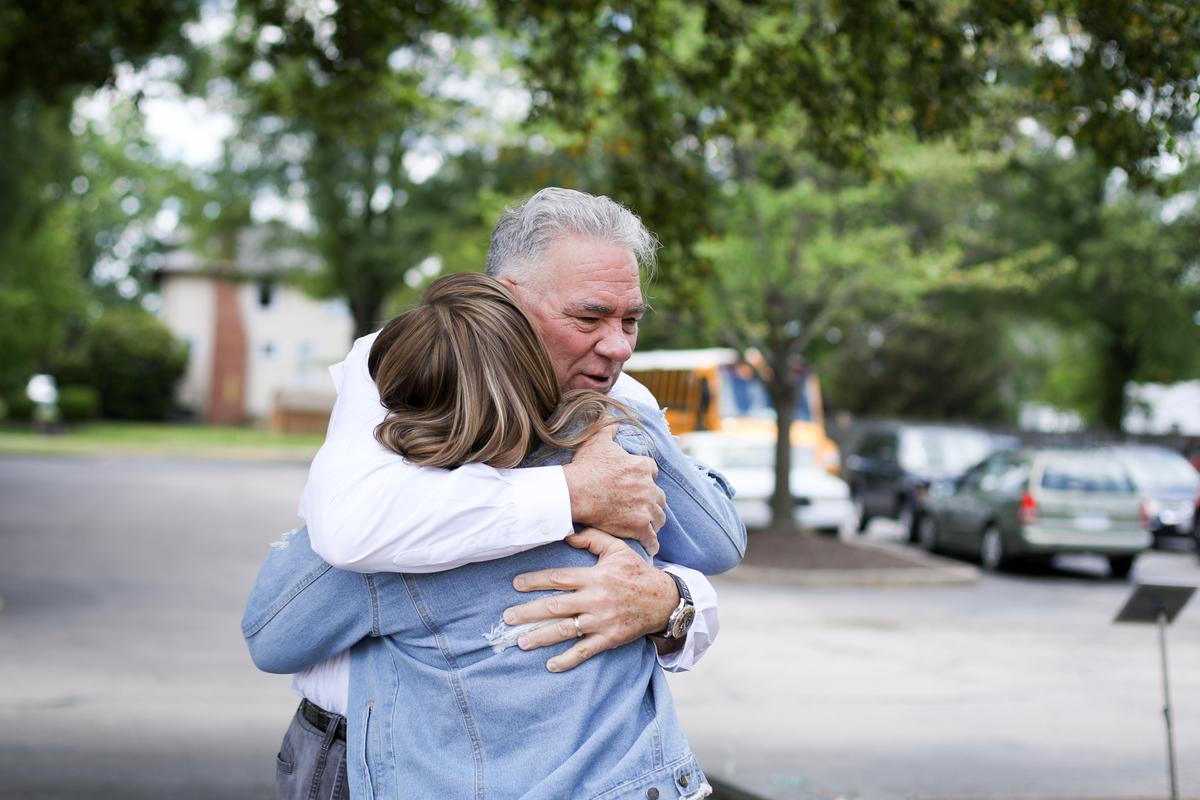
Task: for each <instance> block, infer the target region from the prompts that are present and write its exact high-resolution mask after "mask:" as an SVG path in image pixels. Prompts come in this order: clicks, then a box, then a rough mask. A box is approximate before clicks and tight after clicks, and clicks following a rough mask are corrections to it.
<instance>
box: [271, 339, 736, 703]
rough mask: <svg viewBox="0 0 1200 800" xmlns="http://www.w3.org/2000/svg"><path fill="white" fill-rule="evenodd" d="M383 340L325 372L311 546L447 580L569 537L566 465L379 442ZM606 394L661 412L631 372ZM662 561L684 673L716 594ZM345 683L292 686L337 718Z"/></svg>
mask: <svg viewBox="0 0 1200 800" xmlns="http://www.w3.org/2000/svg"><path fill="white" fill-rule="evenodd" d="M376 335H377V334H375V333H372V334H369V335H367V336H364V337H362V338H360V339H358V340H357V341H356V342H355V343H354V347H353V348H352V349H351V351H350V354H349V355H348V356H347V357H346V359H345V361H343V362H342V363H340V364H335V365H334V366H333V367H330V370H329V372H330V374H331V375H332V376H333V383H334V387H335V388H336V389H337V394H338V397H337V402H336V403H335V404H334V407H333V414H332V415H331V417H330V419H329V430H328V432H327V434H326V436H325V443H324V444H323V445H322V446H321V449H320V450H319V451H318V452H317V455H316V457H315V458H314V459H313V462H312V466H311V468H310V469H309V473H308V482H307V483H306V484H305V486H304V492H303V494H302V495H301V497H300V509H299V514H300V517H301V518H303V519H304V521H305V523H306V524H307V525H308V533H309V539H310V541H311V542H312V547H313V550H314V551H316V553H317V554H318V555H320V556H321V557H322V558H323V559H325V561H327V562H328V563H330V564H332V565H333V566H335V567H338V568H340V569H347V570H352V571H354V572H440V571H442V570H447V569H453V568H454V567H458V566H462V565H463V564H469V563H474V562H478V561H490V560H492V559H496V558H502V557H504V556H508V555H512V554H513V553H519V552H523V551H525V550H530V549H532V548H534V547H539V546H541V545H543V544H547V543H549V542H555V541H559V540H561V539H563V538H565V537H566V536H568V535H569V534H571V533H572V532H573V530H574V527H573V524H572V522H571V498H570V494H569V493H568V491H567V482H566V478H565V477H564V475H563V470H562V467H560V466H551V467H530V468H523V469H495V468H493V467H489V466H487V465H485V464H466V465H464V466H462V467H459V468H458V469H454V470H444V469H436V468H433V467H418V466H414V465H413V464H410V463H409V462H408V461H406V460H405V459H404V458H402V457H401V456H399V455H397V454H396V453H394V452H392V451H391V450H388V449H387V448H385V447H384V446H383V445H381V444H379V442H377V441H376V440H375V436H374V432H375V428H376V426H377V425H379V423H380V422H382V421H383V419H384V416H385V415H386V411H385V409H384V408H383V406H382V405H381V404H380V402H379V393H378V391H377V389H376V387H375V382H374V381H373V380H371V376H370V374H369V373H368V371H367V357H368V355H369V354H370V351H371V345H372V344H373V343H374V341H375V336H376ZM610 394H611V395H612V397H614V398H616V399H618V400H622V399H623V400H629V401H634V402H640V403H643V404H650V405H657V401H656V400H655V399H654V396H653V395H652V394H651V393H650V391H649V390H648V389H646V387H644V386H642V385H641V384H640V383H638V382H637V381H635V380H634V379H633V378H630V377H629V376H628V375H625V374H622V375H621V376H620V377H619V378H618V379H617V381H616V383H615V384H614V385H613V388H612V391H611V392H610ZM655 563H656V564H658V565H659V566H661V567H663V568H664V569H665V570H667V571H668V572H672V573H674V574H676V575H678V576H679V577H680V578H682V579H683V581H684V583H686V584H687V586H688V589H689V591H690V592H691V595H692V601H693V602H694V603H695V605H696V612H697V613H696V619H695V622H693V623H692V627H691V630H690V631H689V632H688V637H687V640H686V641H685V642H684V646H683V647H682V648H680V649H679V650H677V651H676V652H674V653H670V654H668V655H665V656H662V655H660V656H659V659H658V660H659V663H660V664H662V666H663V668H664V669H667V670H670V671H685V670H689V669H691V668H692V667H693V666H694V665H695V664H696V662H697V661H699V660H700V658H701V656H703V654H704V651H705V650H707V649H708V647H709V645H710V644H712V641H713V639H714V638H715V637H716V635H717V630H718V628H719V625H720V622H719V620H718V616H717V594H716V590H714V589H713V587H712V584H710V583H709V582H708V579H707V578H705V577H704V576H703V575H702V574H700V573H699V572H696V571H695V570H692V569H688V568H687V567H683V566H680V565H677V564H664V563H662V562H658V561H656V562H655ZM349 687H350V668H349V657H348V653H340V654H338V655H336V656H333V657H331V658H329V659H326V660H325V661H322V662H320V663H318V664H315V665H313V666H312V667H309V668H308V669H307V670H305V671H303V672H300V673H297V674H296V675H294V676H293V679H292V689H293V690H294V691H295V692H296V693H297V694H299V695H301V696H302V697H306V698H308V700H309V701H311V702H313V703H316V704H317V705H319V706H321V707H322V708H324V709H326V710H328V711H332V712H335V713H339V714H344V713H345V711H346V707H347V705H348V700H347V698H348V696H349Z"/></svg>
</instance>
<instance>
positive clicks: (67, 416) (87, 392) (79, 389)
mask: <svg viewBox="0 0 1200 800" xmlns="http://www.w3.org/2000/svg"><path fill="white" fill-rule="evenodd" d="M58 413H59V414H60V415H61V416H62V420H63V422H86V421H87V420H90V419H95V418H96V417H98V416H100V393H99V392H97V391H96V390H95V389H93V388H92V387H91V386H64V387H62V388H61V389H59V390H58Z"/></svg>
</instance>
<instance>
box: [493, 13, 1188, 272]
mask: <svg viewBox="0 0 1200 800" xmlns="http://www.w3.org/2000/svg"><path fill="white" fill-rule="evenodd" d="M496 14H497V17H498V19H499V20H500V22H501V24H502V25H504V26H505V27H506V28H507V29H509V30H511V31H514V32H515V33H516V35H517V36H518V37H519V40H520V42H521V43H522V47H521V48H520V49H519V50H518V52H519V54H520V56H521V61H522V63H523V64H524V66H525V70H526V74H527V75H528V76H529V80H530V82H531V84H532V86H533V87H534V88H535V94H534V98H535V109H534V110H535V115H537V116H538V117H542V118H549V119H553V120H555V121H556V122H557V123H559V124H560V125H562V126H563V127H564V128H565V129H566V130H568V131H571V132H574V133H575V134H576V135H577V136H578V143H577V145H576V146H577V147H578V148H579V149H580V150H581V151H586V152H587V154H588V157H589V158H592V159H604V160H605V161H606V162H607V163H608V165H609V168H608V170H607V172H608V174H609V178H608V183H607V185H608V186H609V187H611V189H612V192H613V193H614V194H615V195H616V196H618V197H620V198H622V199H624V200H626V201H627V202H629V203H630V204H631V205H632V206H633V207H635V208H637V209H638V210H639V211H640V212H641V213H642V214H643V215H644V216H645V218H646V219H647V220H648V221H649V222H650V223H651V225H652V227H653V228H654V229H655V230H657V231H658V232H659V234H660V236H661V237H662V238H663V240H664V242H666V243H667V245H668V253H669V254H672V253H673V254H674V255H676V256H679V257H681V258H682V259H683V260H681V261H679V262H678V263H676V264H674V266H675V268H677V269H679V270H681V271H684V272H686V273H691V274H696V273H697V271H700V272H703V271H704V268H705V266H706V265H705V264H704V262H703V259H699V260H697V259H693V258H690V256H691V255H692V254H693V253H694V249H693V247H692V244H693V243H694V242H695V241H696V240H697V239H698V238H702V237H704V236H705V235H707V234H708V233H709V232H710V231H712V230H713V229H714V228H716V227H718V225H719V218H717V217H715V216H714V212H713V209H714V206H713V203H714V202H715V199H714V194H713V192H712V191H711V189H712V188H713V185H714V182H713V169H712V167H713V166H714V165H716V166H718V168H719V167H720V165H721V163H722V160H723V159H722V156H723V155H724V154H725V153H726V152H727V148H728V145H729V141H730V138H731V136H732V137H734V138H744V137H745V135H746V130H747V129H749V130H750V131H751V135H753V136H755V137H757V138H759V139H762V140H766V141H773V142H777V143H780V144H782V145H783V146H785V147H787V148H788V149H790V150H792V151H793V152H803V153H806V154H811V155H815V156H816V157H818V158H819V159H821V160H822V161H824V162H826V163H829V164H833V165H836V166H849V167H853V168H856V169H859V170H866V171H870V170H871V169H873V168H874V167H875V166H876V165H877V163H878V156H879V152H880V151H879V135H880V134H881V133H884V132H888V133H895V132H898V131H907V132H909V133H911V134H912V135H914V136H915V137H917V138H919V139H927V138H931V137H936V136H941V135H944V134H947V133H951V132H958V133H962V134H964V135H968V134H969V135H971V136H973V137H976V138H980V139H982V140H985V141H990V142H995V141H997V140H998V139H999V138H1000V137H1002V136H1004V135H1006V134H1008V133H1009V131H1007V130H1005V127H1004V124H1003V123H1007V122H1009V121H1010V120H1011V119H1013V118H1014V117H1015V116H1016V115H1026V116H1033V117H1036V118H1038V119H1040V120H1042V122H1043V124H1045V125H1046V126H1047V127H1048V128H1049V129H1050V130H1052V131H1053V132H1055V133H1058V134H1063V135H1069V136H1072V137H1074V139H1075V140H1076V142H1077V143H1078V144H1079V145H1080V146H1081V147H1082V148H1086V149H1089V150H1091V151H1093V152H1094V153H1096V154H1097V157H1098V159H1099V161H1100V163H1101V164H1103V165H1105V166H1113V165H1119V166H1123V167H1125V168H1126V169H1127V170H1128V171H1129V172H1131V173H1132V174H1135V175H1143V174H1146V173H1148V171H1149V170H1150V169H1151V165H1150V164H1149V159H1151V158H1152V157H1154V156H1156V155H1158V153H1159V152H1160V150H1161V149H1167V150H1171V149H1173V148H1176V147H1177V146H1178V144H1179V140H1178V138H1177V136H1178V134H1179V133H1180V132H1181V131H1185V130H1191V128H1192V126H1193V124H1194V123H1195V120H1196V95H1197V76H1198V75H1200V9H1198V8H1197V6H1196V5H1195V4H1194V3H1191V2H1187V0H1176V1H1175V2H1162V3H1155V4H1153V8H1151V7H1149V6H1147V5H1146V4H1144V3H1140V2H1136V1H1135V0H1017V1H1016V2H1005V3H997V2H994V0H967V2H958V3H943V2H937V0H904V1H903V2H892V1H891V0H861V1H857V2H846V1H845V0H820V1H819V2H812V3H804V4H800V5H797V4H796V3H794V2H784V1H783V0H765V1H763V2H727V1H725V0H714V1H712V2H704V3H685V2H682V0H680V1H679V2H663V0H625V2H618V3H611V2H595V1H594V0H593V1H591V2H582V3H572V4H570V5H569V6H563V5H562V4H561V3H554V2H546V0H518V1H517V2H505V3H497V4H496ZM1000 110H1002V111H1003V116H1001V117H1000V119H999V122H1000V123H1001V125H1000V126H999V127H998V128H997V127H996V126H995V125H994V124H993V125H991V127H990V129H989V126H988V125H975V124H973V123H974V122H975V121H976V120H978V119H984V120H987V121H988V122H989V123H994V122H995V121H996V120H994V119H992V117H993V115H994V114H995V112H997V111H1000ZM668 263H670V260H668Z"/></svg>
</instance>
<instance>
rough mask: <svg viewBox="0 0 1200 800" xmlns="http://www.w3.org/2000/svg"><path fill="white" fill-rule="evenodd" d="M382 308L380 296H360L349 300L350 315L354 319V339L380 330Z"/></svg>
mask: <svg viewBox="0 0 1200 800" xmlns="http://www.w3.org/2000/svg"><path fill="white" fill-rule="evenodd" d="M382 308H383V300H382V294H381V293H380V294H371V295H366V294H361V295H358V296H357V297H352V298H350V313H351V314H352V315H353V317H354V338H355V339H358V338H359V337H362V336H366V335H367V334H368V333H371V332H373V331H376V330H378V329H379V328H380V325H381V323H382V320H380V318H379V316H380V313H381V310H382Z"/></svg>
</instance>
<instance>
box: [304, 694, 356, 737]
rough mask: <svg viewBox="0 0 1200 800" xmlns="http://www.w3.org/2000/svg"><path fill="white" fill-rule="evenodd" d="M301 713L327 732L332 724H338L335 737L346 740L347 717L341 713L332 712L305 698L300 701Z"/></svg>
mask: <svg viewBox="0 0 1200 800" xmlns="http://www.w3.org/2000/svg"><path fill="white" fill-rule="evenodd" d="M300 715H301V716H302V717H304V718H305V719H306V720H308V721H309V722H311V723H312V724H313V725H314V726H316V727H317V729H319V730H320V731H322V732H325V733H327V732H328V731H329V726H330V725H334V724H336V725H337V730H336V731H334V734H333V738H334V739H335V740H336V741H339V742H344V741H346V718H345V717H343V716H342V715H341V714H331V713H329V712H328V711H326V710H325V709H323V708H321V707H320V706H319V705H317V704H316V703H310V702H308V700H307V699H305V700H301V701H300Z"/></svg>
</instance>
